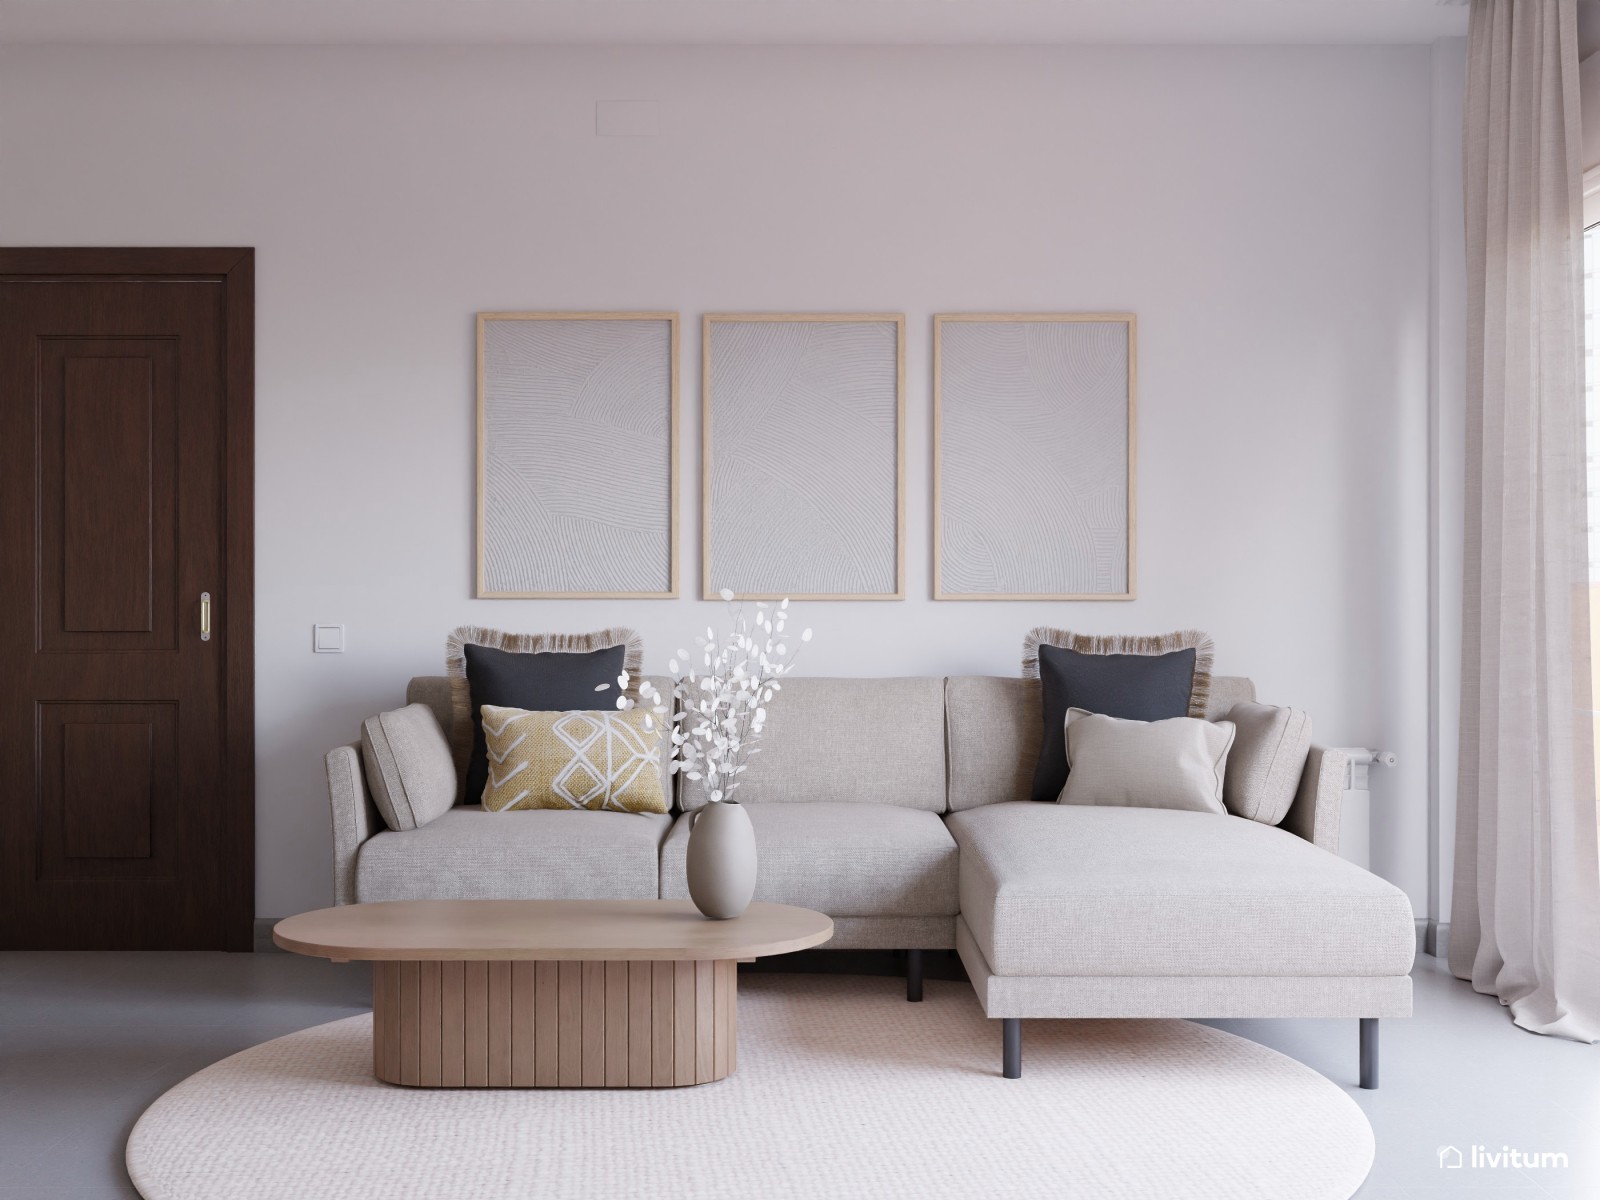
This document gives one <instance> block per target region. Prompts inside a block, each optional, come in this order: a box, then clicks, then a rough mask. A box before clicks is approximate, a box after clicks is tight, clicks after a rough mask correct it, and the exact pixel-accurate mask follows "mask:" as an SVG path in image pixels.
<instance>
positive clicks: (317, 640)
mask: <svg viewBox="0 0 1600 1200" xmlns="http://www.w3.org/2000/svg"><path fill="white" fill-rule="evenodd" d="M311 650H312V653H314V654H343V653H344V626H343V625H313V626H312V627H311Z"/></svg>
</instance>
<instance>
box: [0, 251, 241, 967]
mask: <svg viewBox="0 0 1600 1200" xmlns="http://www.w3.org/2000/svg"><path fill="white" fill-rule="evenodd" d="M19 277H32V278H35V279H37V278H41V277H42V278H50V279H82V280H107V281H110V280H127V279H153V278H154V279H171V278H179V279H194V280H202V279H203V280H208V281H215V282H219V283H221V284H222V285H223V304H224V307H225V315H224V330H225V333H224V337H223V352H224V355H225V360H224V367H223V388H224V393H225V395H224V401H225V403H224V420H225V423H226V432H225V434H224V441H223V456H222V496H223V505H224V512H223V520H222V545H223V562H224V565H225V572H226V573H225V576H224V579H225V586H226V587H227V592H226V593H225V597H226V598H225V600H224V602H223V603H224V609H223V612H224V614H225V620H224V622H223V625H224V629H225V630H226V633H225V635H224V637H223V639H222V641H223V647H222V648H223V654H224V662H223V672H222V704H223V746H222V792H223V794H222V795H221V796H219V797H218V798H217V800H218V803H220V804H221V805H222V807H223V812H224V822H225V828H226V831H227V832H226V835H225V836H226V840H227V846H228V853H229V857H230V858H231V859H232V861H231V862H230V863H229V864H228V870H227V871H226V873H225V876H226V885H225V887H226V891H225V898H224V906H225V909H226V911H225V913H224V920H223V926H224V930H225V933H224V938H223V942H224V944H223V947H222V948H223V949H226V950H240V951H249V950H253V949H255V907H256V900H255V875H256V855H255V841H256V765H255V756H256V745H255V743H256V718H255V674H256V660H255V536H256V525H255V391H256V367H255V340H256V317H255V278H256V252H255V250H254V249H253V248H248V247H192V246H170V247H168V246H130V247H105V248H102V247H85V246H62V247H46V246H41V247H0V278H10V279H16V278H19Z"/></svg>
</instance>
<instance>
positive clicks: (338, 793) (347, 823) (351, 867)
mask: <svg viewBox="0 0 1600 1200" xmlns="http://www.w3.org/2000/svg"><path fill="white" fill-rule="evenodd" d="M327 762H328V804H329V806H330V807H331V808H332V810H333V902H334V903H335V904H354V903H355V902H356V853H357V851H359V850H360V849H361V843H362V842H364V841H366V840H367V839H368V838H370V837H371V836H372V835H373V834H375V833H378V832H380V831H381V830H382V829H383V828H384V825H383V817H382V816H381V815H380V814H379V812H378V809H377V807H376V806H375V805H374V804H373V803H372V800H371V799H370V798H369V797H368V796H367V784H366V780H365V779H363V777H362V775H361V748H360V747H359V746H336V747H335V748H334V749H332V750H329V751H328V759H327Z"/></svg>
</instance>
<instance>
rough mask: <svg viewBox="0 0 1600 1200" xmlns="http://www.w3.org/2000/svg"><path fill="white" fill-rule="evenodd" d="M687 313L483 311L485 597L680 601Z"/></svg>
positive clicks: (481, 559)
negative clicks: (682, 318)
mask: <svg viewBox="0 0 1600 1200" xmlns="http://www.w3.org/2000/svg"><path fill="white" fill-rule="evenodd" d="M677 381H678V317H677V314H676V313H659V312H648V313H480V314H479V315H478V592H477V594H478V595H479V596H480V597H489V598H509V597H541V596H543V597H551V596H570V597H630V598H633V597H654V596H662V597H666V596H675V595H677V593H678V570H677V553H676V543H675V536H676V535H675V530H676V526H677V508H678V489H677V472H676V468H675V463H676V458H677V454H676V439H677V433H676V430H677V409H678V384H677Z"/></svg>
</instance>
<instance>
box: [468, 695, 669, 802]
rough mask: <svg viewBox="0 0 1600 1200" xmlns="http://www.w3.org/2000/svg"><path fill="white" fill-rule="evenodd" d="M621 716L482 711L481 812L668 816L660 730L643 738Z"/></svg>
mask: <svg viewBox="0 0 1600 1200" xmlns="http://www.w3.org/2000/svg"><path fill="white" fill-rule="evenodd" d="M647 716H649V714H648V713H647V712H646V710H644V709H642V708H635V709H629V710H628V711H627V712H616V711H610V712H606V711H601V712H582V711H579V712H528V711H526V710H524V709H520V708H499V707H496V706H495V705H493V704H485V705H484V706H483V736H484V740H485V742H486V743H487V746H488V750H489V782H488V785H487V786H486V787H485V788H484V789H483V807H484V808H486V809H488V810H489V811H490V812H506V811H509V810H510V809H515V808H587V809H595V810H604V811H607V812H649V813H664V812H666V811H667V798H666V796H665V794H663V792H662V788H661V764H660V749H661V723H660V721H659V720H657V721H654V725H655V728H653V729H650V730H646V729H645V727H644V725H645V718H646V717H647Z"/></svg>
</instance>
